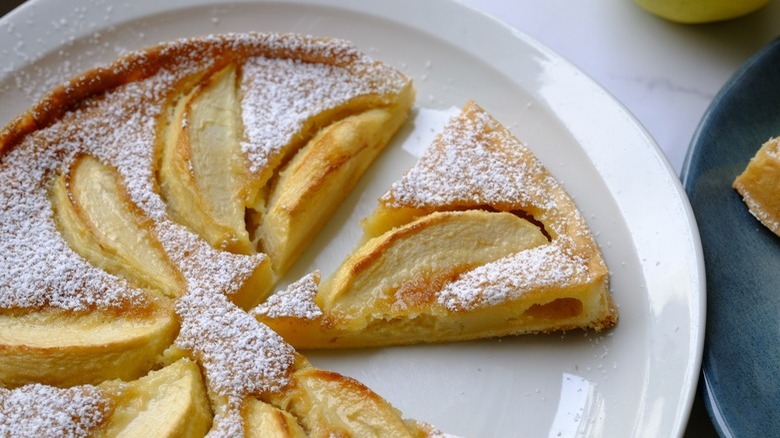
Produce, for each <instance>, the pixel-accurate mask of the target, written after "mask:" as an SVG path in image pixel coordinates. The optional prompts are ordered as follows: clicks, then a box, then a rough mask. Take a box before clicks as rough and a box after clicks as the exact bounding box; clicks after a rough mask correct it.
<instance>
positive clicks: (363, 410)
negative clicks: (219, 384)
mask: <svg viewBox="0 0 780 438" xmlns="http://www.w3.org/2000/svg"><path fill="white" fill-rule="evenodd" d="M290 380H291V382H290V384H289V385H288V387H287V388H286V389H285V390H283V391H281V392H280V393H277V394H271V395H270V396H269V397H270V398H271V400H270V402H271V403H273V404H274V405H276V406H279V407H280V408H281V409H283V410H285V411H287V412H289V413H291V414H292V415H294V416H295V417H296V418H297V419H298V421H299V422H300V424H301V425H303V427H304V429H305V430H306V431H307V432H308V434H309V436H315V437H330V436H355V437H357V436H360V437H379V436H393V437H414V436H421V433H420V431H419V429H418V428H417V427H416V426H415V425H413V424H410V423H407V422H405V421H404V420H403V418H401V415H400V412H399V411H398V410H397V409H395V408H394V407H393V406H391V405H390V404H389V403H388V402H387V401H386V400H385V399H383V398H382V397H380V396H379V395H377V394H376V393H375V392H373V391H371V390H370V389H368V388H367V387H366V386H365V385H363V384H362V383H360V382H358V381H357V380H354V379H351V378H349V377H345V376H342V375H340V374H337V373H334V372H330V371H325V370H321V369H318V368H314V367H305V368H302V369H299V370H297V371H295V372H294V373H293V374H292V376H291V378H290Z"/></svg>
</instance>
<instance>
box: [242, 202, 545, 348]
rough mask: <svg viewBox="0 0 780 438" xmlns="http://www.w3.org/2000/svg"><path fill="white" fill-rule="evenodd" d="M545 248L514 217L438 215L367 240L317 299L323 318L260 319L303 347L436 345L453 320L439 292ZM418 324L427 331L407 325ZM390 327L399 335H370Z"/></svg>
mask: <svg viewBox="0 0 780 438" xmlns="http://www.w3.org/2000/svg"><path fill="white" fill-rule="evenodd" d="M546 243H547V238H546V237H545V236H544V234H543V233H542V232H541V230H540V229H539V227H537V226H536V225H534V224H532V223H530V222H529V221H527V220H525V219H523V218H521V217H519V216H517V215H514V214H512V213H506V212H490V211H485V210H466V211H453V212H437V213H432V214H429V215H426V216H423V217H421V218H418V219H416V220H414V221H412V222H411V223H409V224H407V225H404V226H402V227H398V228H394V229H392V230H391V231H388V232H386V233H384V234H382V235H381V236H379V237H376V238H373V239H370V240H368V241H367V242H366V243H365V244H363V245H362V246H361V247H360V248H358V249H357V250H356V251H355V253H353V254H352V255H351V256H350V257H348V258H347V259H346V260H345V261H344V263H343V264H342V265H341V267H339V269H338V270H337V271H336V272H335V273H334V274H333V275H332V276H331V277H330V278H329V279H328V280H327V282H326V283H325V284H324V285H323V286H322V287H321V289H320V290H319V292H318V293H317V294H316V304H317V305H318V307H319V308H320V309H322V312H323V315H322V316H320V317H319V318H314V319H312V318H306V317H300V316H297V315H290V316H287V315H284V314H277V313H275V312H274V311H273V310H272V309H267V310H268V311H262V312H255V313H256V314H257V315H258V318H259V320H260V321H262V322H264V323H266V324H268V325H269V326H271V327H272V328H273V329H274V330H276V331H277V332H278V333H280V334H281V335H282V336H283V337H284V338H285V339H286V340H287V341H288V342H290V343H292V344H293V345H294V346H296V347H297V348H321V347H327V346H331V347H342V346H358V345H381V344H400V343H411V342H420V341H425V340H430V339H429V338H428V336H431V333H427V332H428V331H429V329H430V328H431V327H432V326H434V325H435V324H440V323H438V322H437V318H445V317H446V316H447V312H445V311H443V309H441V308H440V307H441V306H440V304H439V303H438V302H437V296H436V292H437V291H438V290H439V289H441V288H442V287H443V286H444V285H445V284H447V283H449V282H451V281H453V280H454V279H455V278H457V277H458V276H459V275H461V274H462V273H463V272H466V271H468V270H470V269H473V268H474V267H476V266H480V265H483V264H485V263H489V262H493V261H495V260H498V259H501V258H503V257H506V256H509V255H511V254H514V253H517V252H520V251H523V250H525V249H528V248H533V247H536V246H539V245H543V244H546ZM273 301H276V300H271V301H269V302H271V303H273ZM288 301H297V302H301V303H304V302H305V301H306V300H305V299H298V300H288ZM266 307H267V306H266ZM262 308H263V307H262V306H261V309H262ZM269 311H270V312H269ZM309 313H310V314H311V312H309ZM415 319H416V320H417V322H419V323H420V324H421V325H422V326H423V327H421V329H420V330H418V331H416V332H415V329H414V325H413V324H407V326H406V327H404V326H403V324H404V321H406V322H408V321H411V320H415ZM383 322H384V323H385V325H386V326H388V327H390V326H394V327H395V329H396V331H395V332H392V331H391V330H390V329H389V328H388V327H386V329H387V330H379V329H377V330H375V331H373V332H372V330H369V329H368V327H370V326H371V325H373V324H380V325H381V324H382V323H383ZM454 335H455V333H441V334H439V335H438V336H442V337H445V338H446V337H447V336H454Z"/></svg>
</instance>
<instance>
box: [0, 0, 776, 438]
mask: <svg viewBox="0 0 780 438" xmlns="http://www.w3.org/2000/svg"><path fill="white" fill-rule="evenodd" d="M460 1H461V2H462V3H464V4H466V5H469V6H472V7H473V8H475V9H477V10H480V11H483V12H484V13H486V14H489V15H492V16H494V17H497V18H498V19H499V20H501V21H503V22H505V23H506V24H508V25H510V26H512V27H514V28H517V29H519V30H521V31H523V32H525V33H527V34H530V35H531V36H533V37H534V38H536V39H537V40H539V41H540V42H542V43H543V44H545V45H547V46H549V47H550V48H552V49H553V50H555V51H556V52H558V53H559V54H561V55H562V56H564V57H565V58H567V59H569V60H570V61H571V62H572V63H574V64H575V65H577V66H578V67H579V68H580V69H582V70H583V71H584V72H585V73H587V74H588V75H590V76H591V77H592V78H594V79H595V80H596V81H597V82H599V83H600V84H601V85H603V86H604V87H605V88H606V89H607V90H608V91H610V92H611V93H612V94H613V95H614V96H615V97H616V98H617V99H618V100H619V101H621V102H622V103H623V104H624V105H625V106H626V107H627V108H628V109H629V110H630V111H631V112H632V113H633V114H634V115H635V116H636V117H637V118H638V119H639V121H640V122H641V123H642V124H643V125H644V126H645V127H646V129H647V130H648V131H649V132H650V134H651V135H652V136H653V137H654V138H655V139H656V141H657V142H658V144H659V145H660V146H661V148H662V149H663V151H664V152H665V154H666V156H667V157H668V159H669V161H670V162H671V164H672V166H673V167H674V168H675V169H676V170H677V171H678V172H679V171H680V169H681V167H682V165H683V161H684V159H685V154H686V150H687V147H688V144H689V142H690V140H691V137H692V135H693V133H694V132H695V130H696V127H697V125H698V123H699V120H700V119H701V117H702V115H703V113H704V111H705V110H706V109H707V107H708V105H709V104H710V102H711V101H712V99H713V97H714V96H715V94H716V93H717V92H718V90H719V89H720V88H721V86H722V85H723V84H724V83H725V82H726V80H727V79H728V78H729V77H730V76H731V75H732V74H733V73H734V72H735V71H736V70H737V68H739V66H740V65H741V64H742V63H743V62H745V61H746V60H747V59H748V58H749V57H750V56H751V55H752V54H754V53H755V52H756V51H758V50H759V49H760V48H761V47H762V46H763V45H764V44H766V43H767V42H769V41H770V40H772V39H773V38H775V37H776V36H777V35H778V34H780V28H779V27H778V26H777V24H778V23H780V1H774V2H771V3H770V4H769V5H768V6H766V7H765V8H763V9H761V10H759V11H757V12H755V13H753V14H750V15H747V16H745V17H742V18H739V19H735V20H731V21H726V22H720V23H713V24H706V25H681V24H675V23H671V22H668V21H664V20H662V19H660V18H657V17H655V16H653V15H651V14H649V13H647V12H645V11H644V10H642V9H640V8H639V7H637V6H635V5H634V4H633V3H632V2H631V1H630V0H576V1H571V0H544V1H538V0H513V1H506V0H460ZM22 2H23V0H0V16H2V15H4V14H5V13H7V12H8V11H10V10H12V9H13V8H14V7H15V6H17V5H19V4H21V3H22ZM713 435H714V431H713V429H712V426H711V425H710V424H709V421H708V419H707V417H706V414H705V413H704V411H703V409H702V407H701V403H700V402H699V401H697V404H696V405H695V406H694V409H693V412H692V415H691V421H690V424H689V427H688V431H687V432H686V436H692V437H702V436H713Z"/></svg>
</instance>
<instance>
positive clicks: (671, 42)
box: [461, 0, 780, 173]
mask: <svg viewBox="0 0 780 438" xmlns="http://www.w3.org/2000/svg"><path fill="white" fill-rule="evenodd" d="M461 1H462V3H464V4H467V5H469V6H472V7H474V8H475V9H478V10H481V11H483V12H485V13H486V14H489V15H492V16H494V17H497V18H498V19H500V20H501V21H503V22H505V23H506V24H508V25H510V26H512V27H515V28H517V29H519V30H521V31H523V32H525V33H527V34H529V35H531V36H533V37H534V38H536V39H537V40H539V41H541V42H542V43H543V44H545V45H547V46H548V47H550V48H552V49H553V50H555V51H556V52H558V53H559V54H561V55H562V56H564V57H565V58H567V59H568V60H569V61H571V62H572V63H574V64H575V65H577V66H578V67H579V68H580V69H582V70H583V71H584V72H585V73H587V74H588V75H590V76H591V77H592V78H593V79H595V80H596V81H597V82H598V83H600V84H601V85H602V86H604V87H605V88H606V89H607V90H609V91H610V92H611V93H612V94H613V95H614V96H615V97H617V99H618V100H619V101H621V102H622V103H623V104H624V105H625V106H626V107H627V108H628V109H629V110H630V111H631V112H632V113H633V114H634V115H635V116H636V117H637V118H638V119H639V121H640V122H641V123H642V124H643V125H644V126H645V128H646V129H647V130H648V131H649V132H650V134H652V136H653V137H654V138H655V140H656V141H657V142H658V144H659V145H660V146H661V148H662V149H663V150H664V152H665V153H666V156H667V157H668V158H669V161H670V162H671V163H672V166H673V167H674V168H675V169H676V170H677V171H678V173H679V171H680V169H681V167H682V164H683V161H684V159H685V153H686V150H687V148H688V144H689V142H690V140H691V137H692V136H693V133H694V131H695V130H696V127H697V125H698V123H699V120H700V119H701V117H702V115H703V114H704V111H705V110H706V109H707V106H708V105H709V104H710V102H711V101H712V99H713V97H714V96H715V94H716V93H717V92H718V90H719V89H720V88H721V87H722V86H723V84H724V83H725V82H726V80H728V78H729V77H730V76H731V75H732V74H733V73H734V71H735V70H736V69H737V68H738V67H739V66H740V65H741V64H742V63H743V62H745V61H746V60H747V59H748V58H749V57H750V56H751V55H752V54H754V53H755V52H756V51H758V50H759V49H760V48H761V47H762V46H763V45H764V44H766V43H768V42H769V41H771V40H772V39H774V38H775V37H777V36H778V35H780V27H778V24H779V23H780V2H778V1H774V2H770V4H769V5H767V6H766V7H764V8H763V9H760V10H759V11H757V12H755V13H752V14H749V15H746V16H744V17H741V18H738V19H734V20H730V21H724V22H719V23H711V24H705V25H683V24H677V23H672V22H669V21H665V20H663V19H660V18H658V17H656V16H654V15H652V14H650V13H648V12H646V11H645V10H643V9H641V8H639V7H638V6H636V5H635V4H634V3H633V2H631V1H630V0H577V1H571V0H545V1H537V0H513V1H505V0H461Z"/></svg>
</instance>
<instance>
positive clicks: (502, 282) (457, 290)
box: [438, 244, 587, 311]
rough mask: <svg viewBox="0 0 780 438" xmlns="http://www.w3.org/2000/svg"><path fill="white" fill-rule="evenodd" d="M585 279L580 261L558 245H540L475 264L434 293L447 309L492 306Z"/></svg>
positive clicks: (585, 271) (584, 269) (585, 273)
mask: <svg viewBox="0 0 780 438" xmlns="http://www.w3.org/2000/svg"><path fill="white" fill-rule="evenodd" d="M585 279H587V269H586V265H585V263H584V261H583V260H577V259H576V257H573V256H571V255H569V254H567V253H566V252H565V251H564V250H563V249H561V248H560V247H559V246H558V245H554V244H551V245H542V246H539V247H535V248H532V249H528V250H525V251H521V252H519V253H516V254H514V255H511V256H509V257H504V258H502V259H499V260H497V261H495V262H492V263H488V264H485V265H482V266H479V267H477V268H475V269H473V270H471V271H469V272H466V273H465V274H463V275H462V276H461V277H460V278H458V279H457V280H455V281H453V282H452V283H448V284H447V285H446V286H445V287H444V288H443V289H442V290H441V291H440V292H439V295H438V302H439V304H441V305H443V306H445V307H447V308H448V309H450V310H453V311H457V310H469V309H474V308H476V307H485V306H494V305H497V304H501V303H505V302H507V301H511V300H514V299H517V298H518V297H520V296H522V294H524V293H526V292H528V291H531V290H538V289H541V288H562V287H565V286H568V285H571V284H572V283H573V282H576V281H577V280H580V281H583V280H585Z"/></svg>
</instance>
